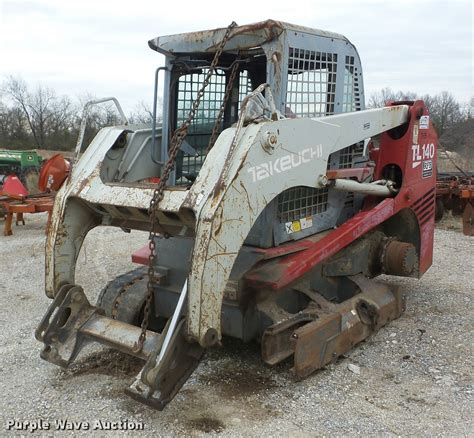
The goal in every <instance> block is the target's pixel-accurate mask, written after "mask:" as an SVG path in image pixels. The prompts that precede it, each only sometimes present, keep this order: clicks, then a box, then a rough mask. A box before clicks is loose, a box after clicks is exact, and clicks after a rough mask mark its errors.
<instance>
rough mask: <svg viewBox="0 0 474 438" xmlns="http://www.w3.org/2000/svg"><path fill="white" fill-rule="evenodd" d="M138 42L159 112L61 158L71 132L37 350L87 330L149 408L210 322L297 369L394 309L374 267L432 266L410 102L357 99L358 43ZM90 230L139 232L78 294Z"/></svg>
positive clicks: (298, 32) (233, 37)
mask: <svg viewBox="0 0 474 438" xmlns="http://www.w3.org/2000/svg"><path fill="white" fill-rule="evenodd" d="M149 45H150V47H151V48H152V49H153V50H155V51H157V52H160V53H162V54H164V55H165V57H166V63H165V66H164V67H161V68H159V69H157V71H156V75H155V79H156V81H155V108H154V110H155V114H156V101H157V99H156V96H157V89H158V87H157V82H158V79H160V80H163V81H164V82H163V83H164V96H163V102H164V105H163V123H162V125H159V126H157V125H156V124H153V126H151V127H150V126H142V125H140V126H138V125H130V124H128V122H127V120H126V118H125V117H123V124H122V125H119V126H114V127H109V128H104V129H102V130H101V131H100V132H99V133H98V135H97V136H96V138H95V139H94V140H93V141H92V143H91V144H90V145H89V146H88V147H87V149H86V150H85V151H84V154H83V156H82V157H81V159H80V160H78V159H77V156H78V154H79V152H80V150H81V143H82V137H83V135H80V138H79V142H78V147H77V150H76V159H75V160H73V164H72V171H71V173H70V175H69V177H68V179H67V181H66V183H65V184H64V186H63V187H62V188H61V190H60V191H59V192H58V194H57V196H56V201H55V205H54V213H53V218H52V226H51V229H50V233H49V235H48V238H47V244H46V282H45V284H46V294H47V296H48V297H50V298H52V299H53V300H52V303H51V305H50V307H49V309H48V311H47V313H46V315H45V316H44V318H43V320H42V322H41V323H40V325H39V327H38V329H37V331H36V337H37V339H38V340H39V341H41V342H43V343H44V348H43V351H42V353H41V356H42V357H43V358H44V359H46V360H49V361H50V362H53V363H55V364H58V365H61V366H68V365H69V364H70V363H71V362H72V361H73V360H74V359H75V357H76V356H77V354H78V352H79V351H80V350H81V348H82V347H83V345H84V344H85V343H87V342H93V341H97V342H100V343H102V344H105V345H108V346H110V347H113V348H116V349H118V350H121V351H124V352H126V353H128V354H132V355H135V356H137V357H139V358H141V359H143V360H144V366H143V369H142V370H141V371H140V373H139V374H138V375H137V377H136V379H135V380H134V382H133V383H132V385H131V386H130V388H128V389H127V392H128V393H129V394H130V395H131V396H132V397H134V398H135V399H137V400H140V401H142V402H144V403H147V404H149V405H152V406H154V407H156V408H158V409H162V408H163V407H164V406H165V405H166V404H167V403H168V402H169V401H170V400H171V399H172V398H173V396H174V395H175V394H176V392H177V391H178V390H179V388H180V387H181V386H182V385H183V383H184V382H185V381H186V380H187V378H188V377H189V375H190V374H191V373H192V372H193V370H194V369H195V367H196V366H197V365H198V363H199V360H200V359H201V357H202V355H203V354H204V352H205V350H206V349H208V348H211V347H213V346H217V345H219V344H220V343H221V342H224V341H223V338H222V336H223V335H228V336H233V337H236V338H239V339H242V340H243V341H245V342H249V341H252V340H257V341H258V342H260V344H261V352H262V358H263V360H264V361H265V362H266V363H268V364H271V365H273V364H276V363H279V362H281V361H283V360H285V359H287V358H290V357H293V360H294V371H295V374H296V375H297V376H299V377H305V376H307V375H309V374H310V373H312V372H313V371H315V370H317V369H318V368H320V367H322V366H324V365H325V364H327V363H329V362H331V361H333V360H334V359H335V358H336V357H338V356H339V355H341V354H343V353H344V352H346V351H348V350H349V349H350V348H352V347H353V346H354V345H355V344H357V343H358V342H360V341H361V340H363V339H364V338H366V337H367V336H369V335H370V334H371V333H373V332H375V331H377V330H378V329H379V328H380V327H381V326H383V325H384V324H386V323H387V322H389V321H390V320H393V319H394V318H397V317H399V316H400V314H401V313H402V312H403V310H404V307H405V296H404V294H403V293H402V292H401V291H400V290H399V289H398V288H396V287H394V286H389V285H388V284H384V283H378V282H375V281H374V280H373V277H376V276H378V275H380V274H388V275H397V276H406V277H421V276H422V275H423V273H424V272H426V270H427V269H428V268H429V267H430V265H431V262H432V251H433V232H434V209H435V182H436V174H435V173H436V172H435V169H436V147H437V138H436V134H435V131H434V130H433V128H432V125H431V122H430V119H429V115H428V112H427V109H426V107H425V106H424V104H423V102H422V101H416V102H397V103H389V104H388V106H386V107H384V108H380V109H373V110H365V109H364V91H363V80H362V78H363V77H362V68H361V64H360V60H359V56H358V54H357V51H356V49H355V47H354V46H353V45H352V44H351V43H350V42H349V41H348V40H347V39H346V38H345V37H343V36H342V35H339V34H335V33H331V32H325V31H320V30H314V29H309V28H305V27H300V26H294V25H291V24H287V23H282V22H278V21H273V20H268V21H265V22H260V23H256V24H252V25H246V26H237V25H235V23H233V24H231V25H230V26H229V27H228V28H225V29H216V30H211V31H202V32H193V33H187V34H179V35H172V36H164V37H159V38H155V39H153V40H151V41H150V42H149ZM102 101H104V100H101V101H100V102H102ZM114 101H115V102H116V100H114ZM116 104H117V107H118V109H119V111H120V112H121V110H120V106H119V105H118V102H116ZM89 106H90V105H89ZM85 112H87V107H86V110H85ZM121 113H122V112H121ZM122 114H123V113H122ZM84 120H85V119H84ZM84 126H85V122H84V123H83V130H82V133H83V132H84ZM379 134H380V144H379V146H378V147H375V146H374V144H373V143H372V142H371V141H370V138H371V137H373V136H375V135H379ZM101 225H112V226H116V227H121V228H122V229H124V230H130V229H137V230H146V231H149V232H150V244H149V253H148V262H149V263H148V269H147V270H145V269H139V270H137V271H134V272H131V273H128V274H126V275H124V276H122V277H119V278H118V279H116V280H115V281H113V282H111V283H110V284H109V285H108V286H107V287H106V288H105V289H104V290H103V291H102V293H101V295H100V297H99V300H98V302H97V304H96V305H93V304H91V303H90V302H89V300H88V298H87V296H86V293H85V292H87V291H84V290H83V289H82V288H81V287H80V285H76V284H75V282H74V272H75V263H76V260H77V257H78V254H79V251H80V248H81V245H82V242H83V240H84V238H85V236H86V235H87V233H88V232H89V231H90V230H91V229H92V228H94V227H96V226H101Z"/></svg>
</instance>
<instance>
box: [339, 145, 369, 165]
mask: <svg viewBox="0 0 474 438" xmlns="http://www.w3.org/2000/svg"><path fill="white" fill-rule="evenodd" d="M363 151H364V142H363V141H362V142H359V143H356V144H353V145H351V146H348V147H347V148H344V149H341V150H340V152H339V169H346V168H348V167H352V165H353V161H354V157H355V156H361V155H362V153H363Z"/></svg>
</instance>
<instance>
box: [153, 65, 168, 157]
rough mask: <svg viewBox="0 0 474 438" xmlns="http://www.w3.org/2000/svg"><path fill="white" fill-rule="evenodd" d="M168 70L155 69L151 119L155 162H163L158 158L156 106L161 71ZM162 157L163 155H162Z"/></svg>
mask: <svg viewBox="0 0 474 438" xmlns="http://www.w3.org/2000/svg"><path fill="white" fill-rule="evenodd" d="M162 70H166V67H158V68H157V69H156V70H155V86H154V90H153V120H152V121H151V123H152V125H151V161H153V163H155V164H163V161H161V160H160V159H159V158H156V156H155V155H156V154H155V149H156V107H157V105H158V79H159V74H160V71H162ZM160 158H161V157H160Z"/></svg>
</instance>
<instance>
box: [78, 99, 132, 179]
mask: <svg viewBox="0 0 474 438" xmlns="http://www.w3.org/2000/svg"><path fill="white" fill-rule="evenodd" d="M110 101H112V102H114V103H115V107H116V108H117V111H118V112H119V114H120V117H121V118H122V122H123V124H124V125H128V119H127V117H126V116H125V113H124V112H123V110H122V107H121V106H120V103H119V101H118V100H117V99H116V98H115V97H104V98H103V99H96V100H90V101H89V102H86V104H85V105H84V108H83V110H82V119H81V126H80V128H79V137H78V139H77V144H76V149H75V150H74V156H73V158H72V160H71V169H70V171H69V176H70V175H71V174H72V169H73V167H74V164H75V163H76V161H77V158H78V157H79V154H80V152H81V149H82V143H83V142H84V134H85V132H86V125H87V116H88V115H89V114H88V113H89V109H90V108H91V106H92V105H97V104H99V103H105V102H110Z"/></svg>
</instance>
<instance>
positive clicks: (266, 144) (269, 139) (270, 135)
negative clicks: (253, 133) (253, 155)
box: [261, 131, 278, 154]
mask: <svg viewBox="0 0 474 438" xmlns="http://www.w3.org/2000/svg"><path fill="white" fill-rule="evenodd" d="M277 142H278V137H277V135H276V134H275V133H274V132H270V131H266V132H264V133H263V135H262V141H261V143H262V147H263V149H265V151H267V152H268V153H270V154H271V153H272V152H273V151H274V150H275V147H276V145H277Z"/></svg>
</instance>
